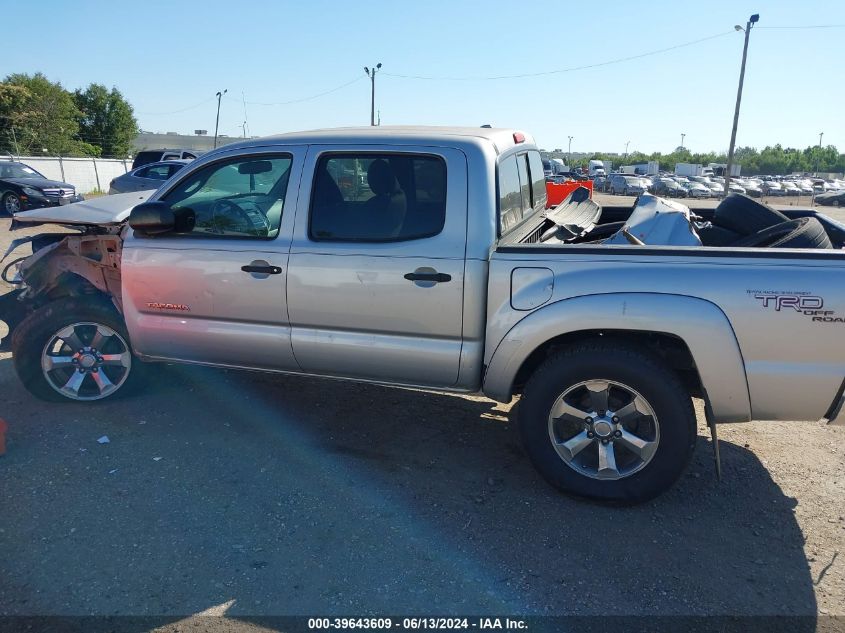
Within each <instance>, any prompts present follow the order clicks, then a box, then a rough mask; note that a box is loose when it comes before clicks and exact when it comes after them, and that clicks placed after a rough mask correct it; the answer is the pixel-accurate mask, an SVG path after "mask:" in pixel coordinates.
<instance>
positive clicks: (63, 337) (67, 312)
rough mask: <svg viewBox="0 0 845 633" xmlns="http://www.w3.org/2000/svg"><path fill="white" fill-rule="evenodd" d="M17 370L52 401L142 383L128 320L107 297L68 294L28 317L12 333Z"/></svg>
mask: <svg viewBox="0 0 845 633" xmlns="http://www.w3.org/2000/svg"><path fill="white" fill-rule="evenodd" d="M12 357H13V361H14V364H15V370H16V372H17V374H18V377H19V378H20V380H21V382H22V383H23V385H24V387H26V389H27V390H28V391H29V392H30V393H31V394H32V395H34V396H35V397H37V398H40V399H41V400H47V401H50V402H87V401H94V400H103V399H105V398H113V397H115V396H117V395H125V394H127V393H129V392H130V391H131V390H132V389H134V388H135V387H137V385H138V383H139V379H140V375H139V374H140V371H139V368H138V367H137V365H138V364H139V362H138V361H137V360H136V359H135V358H134V357H133V355H132V351H131V347H130V343H129V335H128V333H127V331H126V327H125V325H124V324H123V320H122V318H121V317H120V315H119V314H118V313H117V311H116V310H115V309H114V307H113V306H112V305H111V304H110V303H109V302H108V301H107V300H105V299H100V298H92V297H85V298H77V297H68V298H65V299H59V300H57V301H54V302H52V303H49V304H47V305H45V306H43V307H41V308H39V309H38V310H36V311H35V312H33V313H32V314H30V315H29V316H27V317H26V318H25V319H24V320H23V321H22V322H21V323H20V325H19V326H18V327H17V328H16V329H15V331H14V334H13V336H12Z"/></svg>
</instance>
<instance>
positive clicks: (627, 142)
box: [625, 141, 631, 158]
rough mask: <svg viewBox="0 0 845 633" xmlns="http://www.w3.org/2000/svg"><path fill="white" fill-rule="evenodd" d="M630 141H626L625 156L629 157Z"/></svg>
mask: <svg viewBox="0 0 845 633" xmlns="http://www.w3.org/2000/svg"><path fill="white" fill-rule="evenodd" d="M630 142H631V141H625V158H628V144H629V143H630Z"/></svg>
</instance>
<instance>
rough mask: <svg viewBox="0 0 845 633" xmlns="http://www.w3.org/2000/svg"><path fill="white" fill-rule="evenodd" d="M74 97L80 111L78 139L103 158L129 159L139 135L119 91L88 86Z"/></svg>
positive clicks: (126, 103) (132, 115)
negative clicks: (95, 148)
mask: <svg viewBox="0 0 845 633" xmlns="http://www.w3.org/2000/svg"><path fill="white" fill-rule="evenodd" d="M73 97H74V101H75V102H76V107H77V108H79V110H80V112H81V120H80V126H79V128H80V136H81V138H82V139H84V140H85V141H86V142H88V143H91V144H93V145H97V146H99V147H100V149H101V152H102V153H101V155H102V156H109V157H119V158H125V157H126V156H128V155H129V153H130V150H131V149H132V140H133V139H134V138H135V137H136V136H137V135H138V122H137V121H136V120H135V116H134V114H133V111H132V106H131V105H129V102H128V101H126V99H124V98H123V95H122V94H121V93H120V91H119V90H118V89H117V88H114V87H113V88H112V89H111V91H109V90H107V89H106V87H105V86H103V85H101V84H91V85H89V86H88V87H87V88H86V89H85V90H77V91H76V92H75V93H74V95H73Z"/></svg>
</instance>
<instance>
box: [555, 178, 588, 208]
mask: <svg viewBox="0 0 845 633" xmlns="http://www.w3.org/2000/svg"><path fill="white" fill-rule="evenodd" d="M578 187H586V188H587V189H589V190H590V197H591V198H592V197H593V181H592V180H582V181H581V182H562V183H559V184H555V183H553V182H547V183H546V194H548V198H549V199H548V200H547V201H546V208H547V209H550V208H552V207H556V206H557V205H559V204H560V203H561V202H563V201H564V199H565V198H566V196H568V195H569V194H570V193H572V192H573V191H575V190H576V189H577V188H578Z"/></svg>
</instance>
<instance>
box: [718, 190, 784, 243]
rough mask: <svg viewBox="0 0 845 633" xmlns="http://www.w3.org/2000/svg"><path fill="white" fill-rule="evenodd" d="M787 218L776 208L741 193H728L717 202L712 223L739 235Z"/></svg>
mask: <svg viewBox="0 0 845 633" xmlns="http://www.w3.org/2000/svg"><path fill="white" fill-rule="evenodd" d="M788 220H789V218H788V217H786V216H785V215H784V214H783V213H781V212H780V211H778V210H777V209H773V208H772V207H770V206H768V205H765V204H763V203H762V202H757V201H756V200H753V199H752V198H750V197H749V196H746V195H743V194H741V193H732V194H730V195H728V196H727V197H726V198H725V199H724V200H722V201H721V202H720V203H719V205H718V206H717V207H716V212H715V214H714V215H713V224H718V225H719V226H723V227H725V228H726V229H730V230H731V231H734V232H736V233H739V234H740V235H751V234H753V233H757V232H758V231H762V230H763V229H767V228H769V227H770V226H774V225H775V224H780V223H781V222H787V221H788Z"/></svg>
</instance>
